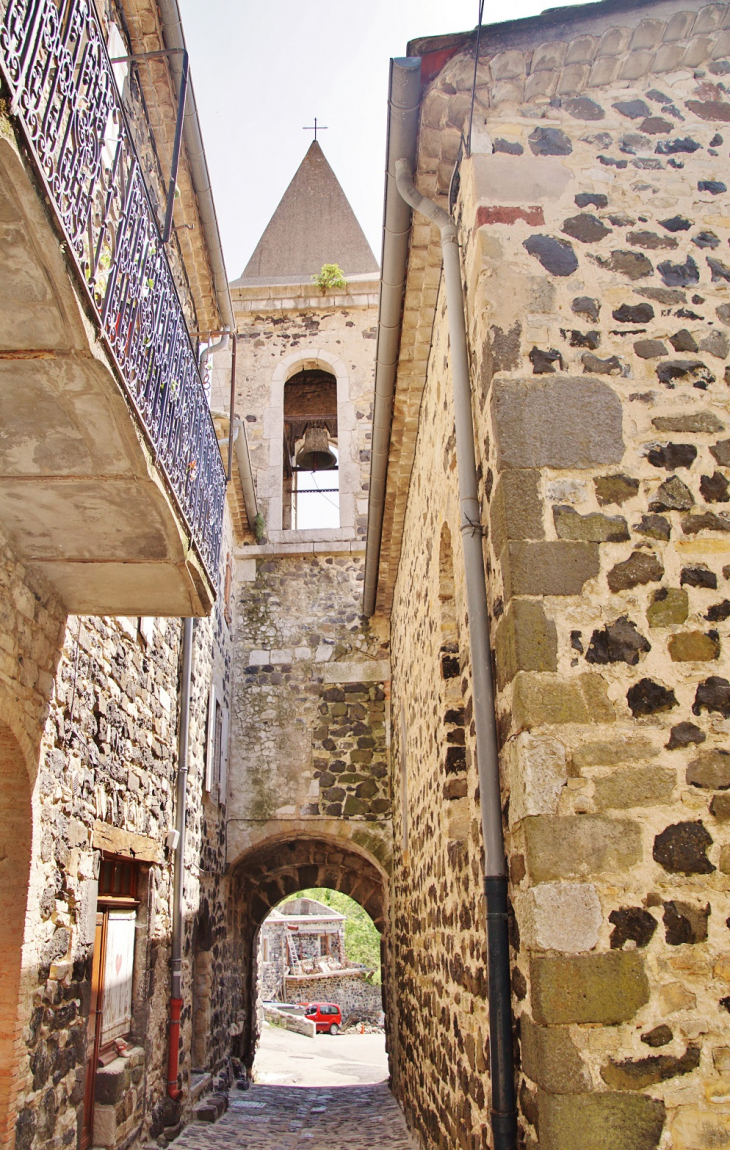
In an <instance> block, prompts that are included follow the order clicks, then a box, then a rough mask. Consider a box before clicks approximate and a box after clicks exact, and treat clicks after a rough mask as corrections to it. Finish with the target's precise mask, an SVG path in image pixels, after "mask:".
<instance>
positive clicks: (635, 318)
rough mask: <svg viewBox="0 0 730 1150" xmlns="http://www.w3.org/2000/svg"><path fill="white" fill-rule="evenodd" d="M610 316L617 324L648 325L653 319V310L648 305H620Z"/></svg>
mask: <svg viewBox="0 0 730 1150" xmlns="http://www.w3.org/2000/svg"><path fill="white" fill-rule="evenodd" d="M611 314H612V315H613V318H614V319H615V320H618V322H619V323H648V322H649V320H651V319H654V308H653V307H652V306H651V304H650V303H637V304H628V303H622V304H621V307H617V308H616V310H615V311H614V312H612V313H611Z"/></svg>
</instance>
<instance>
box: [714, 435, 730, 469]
mask: <svg viewBox="0 0 730 1150" xmlns="http://www.w3.org/2000/svg"><path fill="white" fill-rule="evenodd" d="M710 455H712V456H713V458H714V459H716V460H717V462H718V463H719V464H720V466H721V467H730V439H721V440H720V442H719V443H716V444H715V445H714V447H711V448H710Z"/></svg>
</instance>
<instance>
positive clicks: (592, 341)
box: [570, 331, 601, 351]
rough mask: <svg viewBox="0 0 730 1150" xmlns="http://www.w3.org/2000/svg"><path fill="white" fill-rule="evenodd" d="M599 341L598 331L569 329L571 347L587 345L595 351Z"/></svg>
mask: <svg viewBox="0 0 730 1150" xmlns="http://www.w3.org/2000/svg"><path fill="white" fill-rule="evenodd" d="M600 342H601V333H600V331H586V332H582V331H571V333H570V346H571V347H589V348H590V349H591V350H592V351H595V349H596V348H597V347H598V346H599V344H600Z"/></svg>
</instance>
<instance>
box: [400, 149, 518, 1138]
mask: <svg viewBox="0 0 730 1150" xmlns="http://www.w3.org/2000/svg"><path fill="white" fill-rule="evenodd" d="M395 172H396V182H397V186H398V191H399V192H400V194H401V196H402V197H403V199H404V200H405V201H406V203H408V204H410V205H411V207H412V208H414V210H415V211H417V212H420V213H421V214H422V215H424V216H426V217H427V219H429V220H431V221H432V222H433V223H434V224H436V226H437V227H438V229H439V231H440V232H441V251H442V254H443V265H444V283H445V286H446V310H447V314H448V322H449V339H450V350H451V375H452V379H453V387H454V419H455V424H456V463H457V472H458V477H459V503H460V507H461V538H462V545H463V549H464V574H465V577H466V595H467V608H468V613H469V644H470V647H471V666H472V679H473V684H474V723H475V726H476V750H477V766H478V773H479V801H480V808H481V818H482V834H483V838H484V893H485V895H486V902H487V965H488V979H489V1052H490V1076H491V1083H492V1113H491V1119H492V1133H493V1137H494V1150H514V1148H515V1147H516V1145H517V1111H516V1105H515V1085H514V1063H513V1054H512V1001H511V986H510V969H509V936H508V929H507V866H506V862H505V856H504V837H503V834H502V800H501V793H500V786H499V756H498V751H497V725H496V721H495V713H494V686H493V683H492V665H491V660H490V653H489V652H490V648H489V616H488V613H487V587H486V579H485V574H484V555H483V552H482V530H481V524H480V510H479V499H478V487H477V472H476V458H475V455H474V424H473V420H472V410H471V385H470V381H469V359H468V353H467V343H466V325H465V322H464V293H463V289H462V282H461V259H460V256H459V236H458V232H457V229H456V225H455V224H454V221H453V220H452V219H451V216H450V215H448V213H447V212H445V211H444V210H443V208H439V207H438V206H437V205H436V204H434V203H433V202H432V201H431V200H429V199H427V197H426V196H422V195H421V193H420V192H418V191H417V190H416V187H415V185H414V183H413V179H412V177H411V165H410V163H409V161H408V160H406V159H402V160H397V161H396V165H395Z"/></svg>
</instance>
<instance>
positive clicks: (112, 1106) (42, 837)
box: [15, 596, 240, 1150]
mask: <svg viewBox="0 0 730 1150" xmlns="http://www.w3.org/2000/svg"><path fill="white" fill-rule="evenodd" d="M181 635H182V629H181V623H180V620H179V619H163V618H159V619H154V620H153V619H148V620H138V619H127V618H122V619H112V618H90V617H87V618H78V617H72V618H70V619H69V620H68V623H67V626H66V632H65V640H64V644H63V649H62V652H61V657H60V662H59V665H58V670H57V673H56V676H55V681H51V682H50V683H49V685H52V693H51V700H50V710H49V714H48V718H47V721H46V724H45V731H44V736H43V742H42V748H41V759H40V767H39V770H38V776H37V779H36V782H35V789H34V793H33V802H32V816H33V844H34V846H33V861H32V865H31V873H30V889H29V893H28V911H27V917H26V933H25V945H24V949H23V979H22V985H21V1005H20V1018H21V1023H22V1025H23V1028H24V1029H23V1031H22V1045H21V1049H20V1053H19V1057H18V1062H19V1065H18V1078H17V1115H18V1116H17V1124H16V1142H15V1144H16V1147H18V1150H29V1148H30V1147H40V1146H44V1145H49V1144H51V1143H53V1144H54V1145H59V1146H61V1145H73V1144H75V1142H76V1139H77V1133H78V1129H79V1123H80V1121H81V1112H82V1108H83V1095H84V1064H85V1054H86V1032H87V1024H88V1012H89V1001H90V991H91V981H90V980H91V964H92V956H93V943H94V924H95V912H96V900H97V887H98V883H97V878H98V868H99V858H100V852H101V850H105V851H107V852H109V853H111V854H116V855H123V856H126V857H130V858H135V857H136V858H137V859H139V860H141V874H140V886H139V892H138V893H139V899H140V906H139V909H138V912H137V925H138V931H137V942H136V946H135V972H134V985H133V1030H132V1036H131V1040H132V1044H133V1045H134V1044H135V1043H136V1049H135V1051H134V1055H133V1058H132V1059H131V1060H130V1061H129V1063H128V1064H127V1065H126V1069H125V1066H124V1065H121V1064H122V1062H123V1060H117V1062H118V1063H120V1066H117V1065H116V1063H112V1064H111V1066H109V1067H107V1068H106V1069H105V1070H104V1072H103V1075H102V1079H103V1081H102V1080H100V1081H99V1089H98V1091H97V1107H96V1110H97V1118H98V1119H99V1121H98V1123H97V1126H96V1127H95V1130H96V1143H97V1144H103V1145H107V1146H114V1145H116V1144H119V1143H120V1142H121V1141H124V1144H125V1145H132V1144H133V1143H134V1141H135V1140H136V1139H137V1138H140V1137H143V1136H144V1135H145V1134H150V1135H151V1136H153V1137H157V1136H159V1135H160V1134H162V1132H163V1130H164V1129H165V1128H166V1127H173V1126H175V1125H176V1124H177V1122H178V1121H179V1120H180V1118H181V1117H182V1118H183V1120H184V1119H185V1117H186V1115H187V1109H186V1102H185V1101H184V1102H183V1106H182V1107H181V1108H177V1109H176V1108H175V1107H172V1106H171V1104H170V1103H169V1100H168V1101H166V1099H165V1093H166V1077H167V1020H168V1015H169V996H170V974H169V958H170V932H171V913H172V912H171V896H172V861H173V860H172V854H171V852H169V851H168V849H167V848H166V846H165V836H166V834H167V831H168V830H169V829H170V828H171V827H173V826H174V825H175V787H176V771H177V747H178V743H177V739H178V721H179V715H178V688H179V663H180V647H181ZM194 636H195V638H194V660H193V668H194V670H193V683H192V703H191V723H190V754H189V759H190V761H189V776H188V817H187V838H186V856H185V857H186V867H185V878H184V908H183V925H184V932H185V934H184V940H183V945H184V952H183V954H184V962H183V1001H184V1007H183V1015H182V1028H181V1055H180V1071H181V1083H182V1086H183V1089H184V1090H185V1092H186V1098H187V1097H189V1095H188V1093H187V1091H188V1086H189V1081H190V1073H191V1069H192V1061H193V1060H192V1056H191V1051H192V1041H193V1033H192V1017H191V1015H192V1009H191V1008H192V999H193V986H192V983H193V973H194V967H195V962H194V957H195V948H196V946H197V949H198V950H200V951H204V952H206V953H207V955H208V958H207V962H208V966H209V967H210V970H211V976H212V978H213V986H212V989H211V995H210V1004H209V1007H210V1009H209V1039H208V1042H207V1047H206V1050H205V1067H206V1068H207V1069H210V1070H212V1071H214V1072H216V1071H219V1072H222V1073H223V1074H224V1075H225V1074H227V1073H228V1057H229V1054H230V1051H231V1038H232V1037H234V1038H235V1033H236V1019H237V1016H238V1011H239V1009H240V992H239V991H238V985H237V983H236V982H235V979H234V977H233V976H232V974H230V973H227V972H230V971H231V970H232V969H234V959H233V955H234V946H235V942H234V939H235V930H232V931H231V934H230V938H229V939H226V899H227V893H228V891H227V882H226V880H225V878H223V877H222V872H223V869H224V845H223V844H224V815H225V808H224V807H221V806H220V805H219V795H218V793H217V792H214V793H211V794H204V790H203V777H204V769H205V768H204V762H205V747H206V742H207V716H208V695H209V689H210V683H211V678H212V676H213V675H215V677H216V679H217V682H218V683H219V684H220V691H221V693H220V695H219V697H221V698H222V699H223V700H224V702H225V703H226V705H228V700H229V698H230V673H231V657H230V634H229V631H228V625H227V623H226V622H225V620H224V613H223V603H222V596H219V600H218V605H217V607H216V609H215V611H214V614H213V616H212V617H211V618H210V619H206V620H196V621H195V631H194ZM40 641H41V632H40V631H39V632H38V644H40ZM37 649H38V650H39V651H40V650H41V647H40V645H39V646H38V648H37ZM29 813H30V812H29ZM231 925H232V926H234V925H235V924H231ZM100 1111H101V1113H100Z"/></svg>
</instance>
